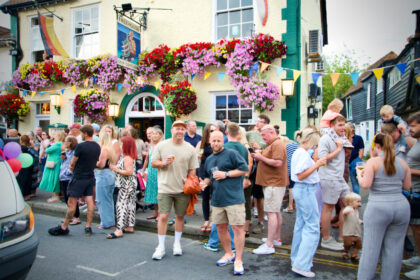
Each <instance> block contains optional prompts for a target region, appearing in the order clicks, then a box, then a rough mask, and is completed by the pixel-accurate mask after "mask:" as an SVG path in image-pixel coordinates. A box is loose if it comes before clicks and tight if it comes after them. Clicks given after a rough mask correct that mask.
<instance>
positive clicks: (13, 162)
mask: <svg viewBox="0 0 420 280" xmlns="http://www.w3.org/2000/svg"><path fill="white" fill-rule="evenodd" d="M7 163H8V164H9V165H10V168H11V169H12V171H13V173H16V172H19V171H20V170H21V169H22V164H21V163H20V161H19V160H18V159H16V158H11V159H8V160H7Z"/></svg>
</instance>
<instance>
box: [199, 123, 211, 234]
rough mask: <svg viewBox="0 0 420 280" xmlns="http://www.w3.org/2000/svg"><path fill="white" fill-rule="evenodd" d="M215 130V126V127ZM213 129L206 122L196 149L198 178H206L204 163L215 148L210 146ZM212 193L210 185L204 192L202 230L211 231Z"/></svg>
mask: <svg viewBox="0 0 420 280" xmlns="http://www.w3.org/2000/svg"><path fill="white" fill-rule="evenodd" d="M213 130H214V128H213ZM213 130H212V124H206V126H205V127H204V131H203V137H202V138H201V141H200V142H198V143H197V146H196V147H195V148H196V151H197V154H198V159H199V160H200V167H199V169H198V178H201V179H203V180H204V164H205V163H206V159H207V158H208V157H209V156H210V155H211V154H212V153H213V150H212V149H211V146H210V133H211V132H212V131H213ZM211 193H212V187H211V185H209V186H208V187H207V188H205V189H204V191H203V192H202V193H201V194H202V200H203V201H202V208H203V216H204V224H203V225H202V226H201V231H211V224H210V196H211Z"/></svg>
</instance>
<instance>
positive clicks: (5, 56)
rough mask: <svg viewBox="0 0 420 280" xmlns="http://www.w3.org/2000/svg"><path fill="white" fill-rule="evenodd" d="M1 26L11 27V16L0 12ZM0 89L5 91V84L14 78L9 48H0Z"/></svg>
mask: <svg viewBox="0 0 420 280" xmlns="http://www.w3.org/2000/svg"><path fill="white" fill-rule="evenodd" d="M0 26H2V27H5V28H9V29H10V16H9V14H3V13H2V12H0ZM0 63H1V67H0V91H1V92H4V86H5V84H7V82H8V81H10V80H11V79H12V57H11V56H10V55H9V48H8V47H3V48H0Z"/></svg>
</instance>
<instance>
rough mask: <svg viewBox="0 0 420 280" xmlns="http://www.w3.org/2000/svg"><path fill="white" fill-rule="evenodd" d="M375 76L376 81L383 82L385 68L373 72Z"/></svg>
mask: <svg viewBox="0 0 420 280" xmlns="http://www.w3.org/2000/svg"><path fill="white" fill-rule="evenodd" d="M372 72H373V74H375V77H376V79H377V80H378V82H379V81H381V78H382V74H383V73H384V68H378V69H375V70H372Z"/></svg>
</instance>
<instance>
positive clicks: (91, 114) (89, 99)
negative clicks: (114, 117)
mask: <svg viewBox="0 0 420 280" xmlns="http://www.w3.org/2000/svg"><path fill="white" fill-rule="evenodd" d="M73 104H74V113H75V115H76V117H87V118H88V119H89V121H90V122H92V123H99V124H102V123H104V122H105V121H107V120H108V114H107V110H108V105H109V104H110V101H109V96H108V94H106V93H103V92H100V91H98V90H97V89H94V88H91V89H88V90H82V91H81V92H80V94H78V95H76V98H75V99H74V101H73Z"/></svg>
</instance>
